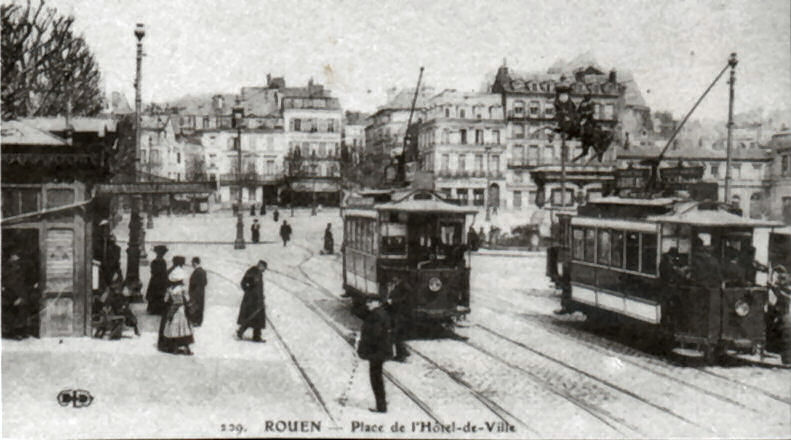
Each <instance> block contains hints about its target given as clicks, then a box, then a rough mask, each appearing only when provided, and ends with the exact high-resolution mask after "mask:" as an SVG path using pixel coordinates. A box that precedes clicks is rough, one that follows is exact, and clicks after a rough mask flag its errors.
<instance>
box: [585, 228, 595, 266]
mask: <svg viewBox="0 0 791 440" xmlns="http://www.w3.org/2000/svg"><path fill="white" fill-rule="evenodd" d="M595 250H596V230H595V229H593V228H586V229H585V255H584V256H583V258H584V260H585V261H587V262H589V263H593V261H594V260H593V258H594V252H595Z"/></svg>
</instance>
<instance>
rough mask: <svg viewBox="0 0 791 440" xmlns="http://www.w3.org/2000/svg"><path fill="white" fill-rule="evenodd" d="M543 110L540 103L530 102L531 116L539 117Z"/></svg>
mask: <svg viewBox="0 0 791 440" xmlns="http://www.w3.org/2000/svg"><path fill="white" fill-rule="evenodd" d="M540 110H541V104H539V103H538V101H530V116H532V117H537V116H538V113H539V111H540Z"/></svg>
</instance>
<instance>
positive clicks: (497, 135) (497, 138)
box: [492, 130, 500, 145]
mask: <svg viewBox="0 0 791 440" xmlns="http://www.w3.org/2000/svg"><path fill="white" fill-rule="evenodd" d="M492 137H493V138H494V143H495V144H498V145H499V144H500V130H492Z"/></svg>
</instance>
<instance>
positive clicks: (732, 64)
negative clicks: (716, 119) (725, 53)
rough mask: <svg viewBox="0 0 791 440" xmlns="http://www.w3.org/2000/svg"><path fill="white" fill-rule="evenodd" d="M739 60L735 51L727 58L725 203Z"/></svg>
mask: <svg viewBox="0 0 791 440" xmlns="http://www.w3.org/2000/svg"><path fill="white" fill-rule="evenodd" d="M737 64H739V60H738V59H736V52H733V53H731V57H730V58H728V66H730V68H731V79H730V81H728V85H729V86H730V87H729V94H728V148H727V155H726V157H725V203H730V202H731V191H730V190H731V188H730V183H731V148H732V147H733V92H734V90H733V86H734V84H735V83H736V65H737Z"/></svg>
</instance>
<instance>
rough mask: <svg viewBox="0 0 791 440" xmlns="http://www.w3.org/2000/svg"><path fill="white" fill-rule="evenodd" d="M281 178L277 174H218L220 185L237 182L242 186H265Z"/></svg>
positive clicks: (281, 176) (279, 173)
mask: <svg viewBox="0 0 791 440" xmlns="http://www.w3.org/2000/svg"><path fill="white" fill-rule="evenodd" d="M282 178H283V173H281V172H278V173H275V174H259V173H251V172H247V173H242V174H241V175H238V174H236V173H226V174H220V183H221V184H234V183H237V182H240V181H241V182H242V183H243V184H267V183H274V182H277V181H278V180H280V179H282Z"/></svg>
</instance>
